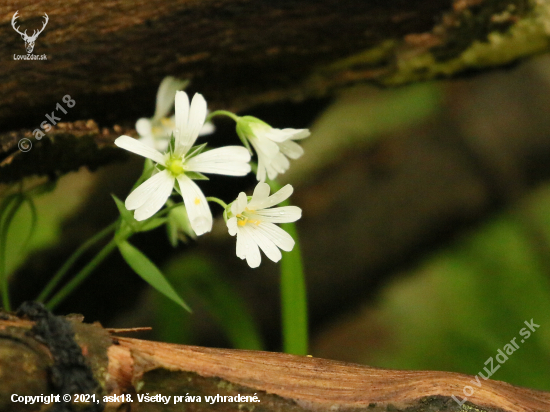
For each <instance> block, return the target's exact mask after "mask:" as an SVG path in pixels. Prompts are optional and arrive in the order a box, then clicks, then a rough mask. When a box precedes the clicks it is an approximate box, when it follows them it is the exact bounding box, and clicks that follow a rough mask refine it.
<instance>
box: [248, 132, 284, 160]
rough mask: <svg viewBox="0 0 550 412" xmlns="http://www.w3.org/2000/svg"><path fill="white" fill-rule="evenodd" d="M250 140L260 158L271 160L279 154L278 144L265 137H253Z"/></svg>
mask: <svg viewBox="0 0 550 412" xmlns="http://www.w3.org/2000/svg"><path fill="white" fill-rule="evenodd" d="M248 140H249V141H250V143H251V144H252V146H253V147H254V150H256V153H258V157H265V158H268V159H271V158H272V157H275V156H276V155H277V153H279V146H278V145H277V143H275V142H272V141H271V140H269V139H267V138H265V137H258V136H251V137H250V138H249V139H248Z"/></svg>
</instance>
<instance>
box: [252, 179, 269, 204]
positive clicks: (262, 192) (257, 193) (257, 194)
mask: <svg viewBox="0 0 550 412" xmlns="http://www.w3.org/2000/svg"><path fill="white" fill-rule="evenodd" d="M270 190H271V189H270V187H269V185H268V184H267V183H264V182H260V183H258V184H257V185H256V187H255V188H254V193H253V194H252V199H251V200H250V206H251V208H252V209H255V208H256V207H254V205H258V204H261V202H263V201H265V200H267V198H268V197H269V191H270Z"/></svg>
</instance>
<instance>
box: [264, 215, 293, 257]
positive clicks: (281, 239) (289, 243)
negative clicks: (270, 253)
mask: <svg viewBox="0 0 550 412" xmlns="http://www.w3.org/2000/svg"><path fill="white" fill-rule="evenodd" d="M258 230H259V231H261V232H262V233H263V234H264V235H265V236H266V237H267V238H268V239H269V240H271V241H272V242H273V243H275V245H276V246H277V247H278V248H279V249H282V250H284V251H286V252H290V251H291V250H292V248H294V243H295V242H294V239H292V236H290V235H289V234H288V233H287V232H285V231H284V230H283V229H281V228H280V227H279V226H277V225H275V224H273V223H269V222H262V223H260V224H259V225H258Z"/></svg>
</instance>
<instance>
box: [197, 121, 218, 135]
mask: <svg viewBox="0 0 550 412" xmlns="http://www.w3.org/2000/svg"><path fill="white" fill-rule="evenodd" d="M215 131H216V126H214V124H213V123H212V122H206V123H205V124H203V125H202V127H201V131H200V132H199V136H206V135H207V134H212V133H214V132H215Z"/></svg>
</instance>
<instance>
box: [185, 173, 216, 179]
mask: <svg viewBox="0 0 550 412" xmlns="http://www.w3.org/2000/svg"><path fill="white" fill-rule="evenodd" d="M185 176H187V177H188V178H189V179H192V180H210V179H209V178H208V177H206V176H205V175H203V174H202V173H200V172H185Z"/></svg>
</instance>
